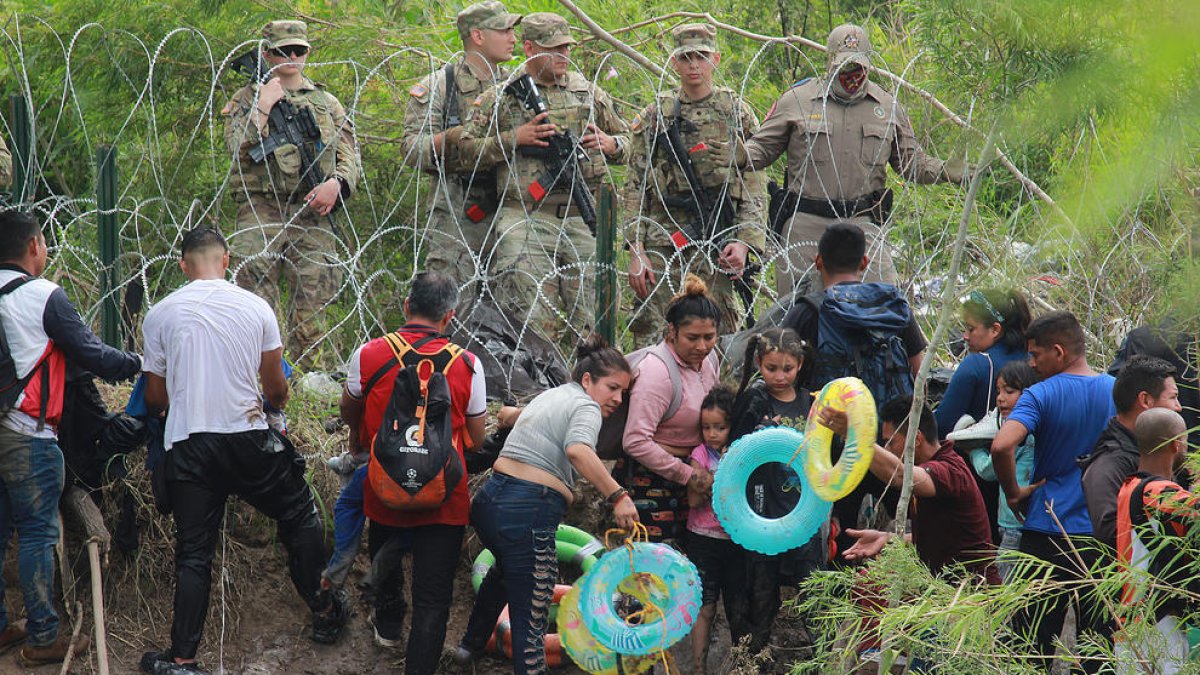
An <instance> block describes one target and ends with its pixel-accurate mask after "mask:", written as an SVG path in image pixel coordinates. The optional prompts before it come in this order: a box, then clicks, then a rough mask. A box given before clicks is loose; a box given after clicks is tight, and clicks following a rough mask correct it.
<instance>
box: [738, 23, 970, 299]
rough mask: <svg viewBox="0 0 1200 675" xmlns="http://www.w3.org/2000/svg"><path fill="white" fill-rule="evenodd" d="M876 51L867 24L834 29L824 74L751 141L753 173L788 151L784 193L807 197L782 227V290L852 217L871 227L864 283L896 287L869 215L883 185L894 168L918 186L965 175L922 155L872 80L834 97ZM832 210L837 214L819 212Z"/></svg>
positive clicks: (800, 86) (785, 100) (782, 102)
mask: <svg viewBox="0 0 1200 675" xmlns="http://www.w3.org/2000/svg"><path fill="white" fill-rule="evenodd" d="M870 52H871V46H870V43H869V42H868V40H867V35H866V33H865V32H864V31H863V29H862V28H859V27H858V26H853V25H849V24H846V25H842V26H838V27H837V28H835V29H833V32H831V33H830V34H829V44H828V54H829V63H828V69H827V72H826V75H825V77H823V78H809V79H806V80H802V81H800V82H798V83H796V84H795V85H794V86H792V88H791V89H789V90H788V91H786V92H784V94H783V95H782V96H781V97H780V98H779V100H778V101H776V103H775V105H774V106H773V107H772V108H771V112H769V113H767V117H766V119H765V120H763V124H762V127H761V128H760V129H759V130H758V133H756V134H754V137H753V138H752V139H750V140H749V141H747V142H746V154H747V156H748V160H749V164H748V166H750V167H752V168H755V169H763V168H765V167H768V166H770V165H771V163H772V162H774V161H775V160H776V158H778V157H779V155H781V154H782V153H784V152H786V153H787V157H788V175H789V177H790V184H789V185H788V190H789V191H790V192H792V193H794V194H795V195H798V196H799V197H800V199H801V201H800V203H799V207H798V208H796V209H795V211H794V212H792V213H791V214H790V218H789V220H788V221H787V223H786V224H785V225H784V227H783V230H782V238H783V242H784V243H785V244H786V246H787V251H786V254H785V256H784V257H783V258H782V259H780V260H779V261H778V262H777V263H776V269H775V282H776V286H777V287H778V290H779V293H780V295H781V296H782V295H787V294H790V293H791V292H792V291H793V290H794V288H795V286H796V285H797V284H799V283H800V281H801V279H803V278H804V276H805V275H806V274H809V270H810V268H811V263H812V260H813V258H814V257H815V255H816V250H817V241H818V240H820V238H821V234H822V233H823V232H824V231H825V228H826V227H827V226H828V225H829V224H830V223H833V222H836V221H837V220H849V221H850V222H853V223H856V224H858V225H860V226H861V227H862V228H863V230H864V231H865V232H866V234H867V238H868V250H867V254H868V255H869V256H870V257H871V266H870V267H869V268H868V270H867V275H866V278H867V280H875V281H878V280H883V281H888V282H891V283H895V281H896V270H895V267H894V266H893V264H892V257H891V253H890V251H889V250H888V247H887V245H886V242H884V240H883V237H882V236H881V231H880V228H879V226H880V225H882V223H874V222H872V220H871V218H870V216H869V215H868V214H867V213H866V212H867V211H868V210H869V209H870V207H871V206H872V205H873V204H874V203H875V202H876V201H878V199H879V198H880V197H881V195H882V192H883V189H884V188H885V187H886V184H887V167H888V165H889V164H891V165H892V168H893V169H895V170H896V172H897V173H899V174H900V175H901V176H903V177H904V179H905V180H909V181H913V182H916V183H937V182H959V181H961V180H962V179H963V167H962V166H961V164H960V163H957V164H956V163H950V164H949V165H947V163H944V162H942V161H941V160H939V159H937V158H935V157H930V156H928V155H926V154H925V152H924V151H923V150H922V149H921V146H920V144H919V143H918V142H917V139H916V136H915V134H914V133H913V128H912V122H910V121H909V119H908V114H907V113H905V112H904V108H903V107H901V106H900V103H899V102H898V101H897V100H896V97H895V96H893V95H892V94H890V93H888V92H887V91H885V90H884V89H883V88H882V87H880V86H878V85H876V84H874V83H873V82H870V81H868V82H867V83H866V86H865V87H863V88H862V89H861V90H860V93H859V94H858V95H857V96H853V97H851V100H849V101H846V100H844V99H843V98H842V97H839V96H838V89H837V84H836V81H837V75H838V73H839V72H840V71H841V70H842V69H843V68H844V67H846V66H847V65H849V64H850V63H852V62H853V63H858V64H860V65H862V66H863V67H864V68H869V67H870V58H869V56H870ZM827 210H832V211H833V212H835V213H837V214H839V215H840V217H833V216H832V215H831V214H830V213H828V212H825V213H821V212H822V211H827ZM784 217H787V216H786V215H785V216H784ZM818 283H819V282H818Z"/></svg>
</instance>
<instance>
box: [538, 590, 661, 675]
mask: <svg viewBox="0 0 1200 675" xmlns="http://www.w3.org/2000/svg"><path fill="white" fill-rule="evenodd" d="M626 585H627V586H628V585H629V584H626ZM634 585H635V586H639V587H640V586H641V585H640V584H634ZM579 589H580V587H579V585H578V584H576V585H575V586H572V587H571V590H569V591H567V594H566V595H565V596H564V597H563V599H562V601H561V602H560V603H559V605H558V635H559V637H560V639H561V643H562V646H563V649H564V650H565V651H566V652H567V656H569V657H570V658H571V660H572V661H574V662H575V665H577V666H579V667H580V668H582V669H583V670H586V671H587V672H589V673H592V674H593V675H619V674H621V673H625V674H627V675H640V674H641V673H648V672H650V671H651V670H653V669H654V664H655V663H657V662H658V657H657V655H649V656H622V655H620V654H617V653H616V652H614V651H613V650H611V649H608V648H607V647H605V646H604V645H602V644H600V643H599V642H598V641H597V640H596V638H594V637H592V634H591V633H589V632H588V629H587V625H586V624H585V623H584V622H583V613H582V612H580V611H579ZM625 590H626V589H625V588H622V592H625ZM628 594H629V595H632V596H633V597H634V598H636V599H637V600H639V601H640V602H642V603H643V604H644V603H645V602H647V601H653V602H654V603H655V604H658V603H659V599H658V598H657V597H656V596H655V594H654V593H650V594H644V593H641V592H639V590H638V589H637V588H631V589H629V590H628ZM647 595H649V597H647Z"/></svg>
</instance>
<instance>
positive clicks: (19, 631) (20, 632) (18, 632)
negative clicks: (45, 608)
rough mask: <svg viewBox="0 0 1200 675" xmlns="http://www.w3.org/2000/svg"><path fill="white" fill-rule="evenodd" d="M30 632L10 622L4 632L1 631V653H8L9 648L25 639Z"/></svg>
mask: <svg viewBox="0 0 1200 675" xmlns="http://www.w3.org/2000/svg"><path fill="white" fill-rule="evenodd" d="M26 637H28V634H27V633H26V632H25V629H24V628H21V627H20V626H14V625H12V624H9V626H8V628H5V629H4V632H2V633H0V654H7V653H8V652H9V650H11V649H12V648H13V647H16V646H17V645H19V644H21V643H22V642H24V641H25V638H26Z"/></svg>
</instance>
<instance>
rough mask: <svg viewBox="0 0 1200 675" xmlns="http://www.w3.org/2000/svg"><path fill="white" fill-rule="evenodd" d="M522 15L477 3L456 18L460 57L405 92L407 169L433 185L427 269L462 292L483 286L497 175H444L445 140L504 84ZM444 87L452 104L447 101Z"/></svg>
mask: <svg viewBox="0 0 1200 675" xmlns="http://www.w3.org/2000/svg"><path fill="white" fill-rule="evenodd" d="M520 21H521V15H520V14H511V13H509V12H508V10H506V9H505V8H504V5H503V4H501V3H500V2H497V0H487V1H486V2H480V3H476V4H474V5H471V6H469V7H467V8H466V9H464V10H463V11H461V12H459V14H458V20H457V23H458V34H459V37H461V38H462V41H463V56H462V57H461V58H458V59H455V60H453V61H451V62H450V63H447V64H446V67H445V68H443V69H440V70H438V71H435V72H432V73H430V74H429V75H428V76H426V77H425V78H424V79H423V80H421V81H420V82H419V83H417V84H415V85H413V87H412V88H411V89H409V90H408V93H409V100H408V107H407V109H406V110H405V113H404V140H403V144H402V146H401V148H402V151H403V152H404V161H405V162H406V163H407V164H409V165H410V166H412V167H414V168H417V169H420V170H421V171H424V172H426V173H428V174H430V176H431V177H432V179H433V182H432V194H431V197H430V199H431V201H432V204H433V208H432V209H430V210H429V212H428V220H426V221H425V222H422V220H424V218H425V213H419V214H418V217H417V226H418V227H420V228H422V229H421V232H422V248H424V249H425V265H424V269H426V270H429V271H436V272H441V273H442V274H445V275H447V276H449V277H450V278H451V279H454V280H455V281H456V282H457V283H458V285H459V286H460V287H464V286H466V285H472V286H473V285H474V284H473V282H474V281H477V280H481V279H482V278H483V272H484V270H485V269H486V262H487V257H488V255H487V241H488V236H487V235H488V232H489V230H490V228H491V225H492V218H493V217H495V214H496V208H497V206H498V197H497V193H496V176H495V172H494V171H490V170H480V169H479V168H478V167H477V166H476V162H475V161H474V160H475V159H476V158H463V160H462V162H461V164H462V165H463V166H464V167H465V168H466V170H465V171H463V172H461V173H452V172H450V171H448V170H447V166H446V163H445V162H444V161H443V148H444V142H445V136H446V134H445V132H446V130H447V129H450V128H454V127H458V126H460V125H461V124H462V123H463V122H465V121H467V120H470V119H471V117H472V116H473V115H474V114H475V109H476V107H478V105H479V103H480V101H481V100H482V98H481V97H482V95H483V93H484V92H485V91H486V90H488V89H491V88H492V87H493V86H495V85H496V84H499V83H501V82H503V81H505V80H506V79H507V78H508V71H507V70H505V69H504V68H502V67H501V65H500V64H501V63H503V62H505V61H508V60H510V59H512V56H513V46H514V45H516V42H517V38H516V34H515V33H514V27H515V26H516V25H517V24H518V23H520ZM448 82H453V84H454V96H453V97H448V96H447V95H446V85H447V83H448ZM475 295H476V292H475V291H474V290H471V291H469V292H463V293H460V294H459V297H460V298H461V299H462V300H461V301H460V306H459V314H460V315H462V314H464V310H465V309H466V307H467V306H469V304H470V302H471V301H472V300H473V299H474V297H475Z"/></svg>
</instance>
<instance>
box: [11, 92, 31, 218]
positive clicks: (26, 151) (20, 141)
mask: <svg viewBox="0 0 1200 675" xmlns="http://www.w3.org/2000/svg"><path fill="white" fill-rule="evenodd" d="M8 102H9V113H10V114H9V117H8V126H9V129H11V130H12V159H13V182H12V201H13V203H14V204H22V203H24V202H25V200H26V199H32V198H33V193H34V190H33V186H32V183H33V181H32V180H30V178H31V175H30V174H31V173H32V172H31V171H30V170H29V169H30V164H31V163H32V160H33V126H32V125H31V124H30V123H29V106H28V105H26V103H25V97H24V96H21V95H20V94H13V95H12V96H10V97H9V99H8Z"/></svg>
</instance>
